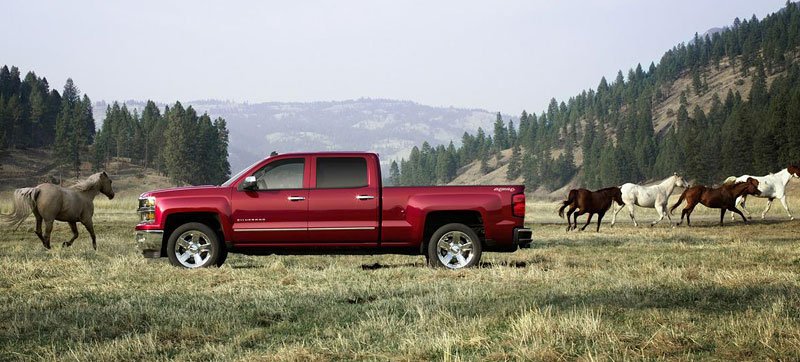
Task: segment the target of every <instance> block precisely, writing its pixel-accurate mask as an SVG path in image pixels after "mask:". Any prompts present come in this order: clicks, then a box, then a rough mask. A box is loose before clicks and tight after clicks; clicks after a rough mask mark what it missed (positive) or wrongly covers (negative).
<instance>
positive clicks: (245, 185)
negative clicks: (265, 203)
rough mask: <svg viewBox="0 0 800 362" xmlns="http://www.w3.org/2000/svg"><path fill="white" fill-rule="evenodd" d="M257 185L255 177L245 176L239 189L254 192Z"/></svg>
mask: <svg viewBox="0 0 800 362" xmlns="http://www.w3.org/2000/svg"><path fill="white" fill-rule="evenodd" d="M257 183H258V181H256V177H255V176H247V177H245V178H244V182H242V185H241V186H240V188H241V189H242V190H255V189H256V186H257Z"/></svg>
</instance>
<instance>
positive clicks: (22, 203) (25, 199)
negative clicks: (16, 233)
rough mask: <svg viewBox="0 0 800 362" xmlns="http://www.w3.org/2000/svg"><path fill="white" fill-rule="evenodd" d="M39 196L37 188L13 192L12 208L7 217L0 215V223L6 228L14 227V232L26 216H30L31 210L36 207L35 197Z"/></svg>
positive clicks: (25, 188) (24, 188)
mask: <svg viewBox="0 0 800 362" xmlns="http://www.w3.org/2000/svg"><path fill="white" fill-rule="evenodd" d="M37 196H39V188H37V187H23V188H21V189H16V190H14V200H13V206H14V208H13V209H12V210H11V213H10V214H8V215H5V214H3V215H0V221H2V222H3V223H4V224H6V225H8V226H15V227H14V230H16V229H18V228H19V226H20V225H21V224H22V222H23V221H25V219H27V218H28V215H30V214H31V212H32V211H33V208H35V207H36V197H37Z"/></svg>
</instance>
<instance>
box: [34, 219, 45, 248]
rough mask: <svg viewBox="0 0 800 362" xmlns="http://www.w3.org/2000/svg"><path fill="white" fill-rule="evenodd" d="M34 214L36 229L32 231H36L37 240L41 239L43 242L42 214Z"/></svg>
mask: <svg viewBox="0 0 800 362" xmlns="http://www.w3.org/2000/svg"><path fill="white" fill-rule="evenodd" d="M34 216H36V230H34V231H33V232H34V233H36V236H38V237H39V240H41V241H42V244H44V236H43V235H42V216H41V215H39V214H35V215H34Z"/></svg>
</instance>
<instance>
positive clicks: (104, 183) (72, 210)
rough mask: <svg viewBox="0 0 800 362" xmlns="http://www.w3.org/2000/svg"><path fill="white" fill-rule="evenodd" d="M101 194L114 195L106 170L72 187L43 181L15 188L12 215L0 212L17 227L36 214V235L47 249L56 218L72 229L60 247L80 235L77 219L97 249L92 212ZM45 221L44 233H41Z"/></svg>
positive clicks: (7, 221) (5, 219)
mask: <svg viewBox="0 0 800 362" xmlns="http://www.w3.org/2000/svg"><path fill="white" fill-rule="evenodd" d="M98 193H102V194H103V195H106V197H108V198H109V199H113V198H114V190H113V189H112V188H111V179H110V178H108V175H107V174H106V173H105V172H100V173H96V174H94V175H91V176H89V178H87V179H86V180H83V181H81V182H78V183H77V184H75V185H72V186H70V187H61V186H58V185H54V184H49V183H46V184H41V185H39V186H36V187H25V188H21V189H17V190H15V191H14V200H13V201H14V209H13V210H12V212H11V214H10V215H0V221H2V222H4V223H5V224H6V225H10V226H16V227H17V228H18V227H19V226H20V224H22V222H23V221H25V219H26V218H27V217H28V215H30V214H31V213H33V215H34V216H35V217H36V231H35V232H36V236H38V237H39V240H41V241H42V245H44V247H45V248H47V249H50V233H51V232H52V231H53V221H55V220H58V221H66V222H67V223H69V227H70V229H72V239H69V241H65V242H64V243H63V244H62V245H61V246H62V247H66V246H71V245H72V242H73V241H75V239H77V238H78V224H77V223H78V222H80V223H81V224H83V226H84V227H86V230H87V231H89V235H90V236H91V237H92V248H94V250H97V238H96V236H95V234H94V224H92V215H93V214H94V203H93V202H94V197H95V196H97V194H98ZM42 222H44V226H45V229H44V233H42Z"/></svg>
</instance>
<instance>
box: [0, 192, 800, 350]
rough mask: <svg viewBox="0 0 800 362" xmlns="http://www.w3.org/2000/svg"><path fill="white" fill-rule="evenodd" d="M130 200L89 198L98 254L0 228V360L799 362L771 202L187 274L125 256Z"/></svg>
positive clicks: (62, 233)
mask: <svg viewBox="0 0 800 362" xmlns="http://www.w3.org/2000/svg"><path fill="white" fill-rule="evenodd" d="M2 196H3V197H2V198H1V199H0V200H5V201H3V202H2V204H1V206H0V208H1V209H2V210H3V212H5V213H7V212H8V211H9V206H10V204H9V202H8V201H7V200H8V196H9V194H8V193H3V194H2ZM135 197H136V195H135V193H133V192H131V193H125V192H120V193H119V196H118V197H117V198H116V199H114V200H112V201H108V200H106V199H105V198H103V197H102V196H100V197H98V198H97V202H96V205H97V208H98V212H97V214H96V215H95V225H96V229H97V233H98V251H97V252H94V251H93V250H92V249H91V244H90V242H89V238H88V235H87V233H86V232H85V231H84V230H83V229H82V228H81V229H80V230H81V237H80V238H79V239H78V240H77V241H76V242H75V244H74V245H73V246H72V247H71V248H68V249H62V248H61V247H60V243H58V242H55V243H54V245H55V246H54V248H53V250H51V251H46V250H45V249H44V248H43V247H42V246H41V243H40V242H39V241H38V239H37V238H36V236H35V235H34V234H33V233H32V232H31V230H32V227H33V219H32V218H30V219H29V220H28V221H27V222H26V224H24V225H23V227H22V228H20V229H19V230H17V231H11V230H4V232H3V233H2V234H0V360H42V359H44V360H167V359H180V360H303V361H306V360H386V359H392V360H448V361H457V360H572V359H581V360H624V359H656V360H658V359H665V360H675V359H677V360H686V359H719V360H765V359H773V360H797V359H800V241H798V239H799V238H798V235H800V221H786V220H785V214H784V212H783V208H782V207H781V206H780V205H779V204H775V205H774V206H773V209H772V211H771V212H770V214H769V215H768V217H767V220H766V221H761V220H755V221H754V222H753V223H751V224H750V225H743V223H742V222H741V221H740V220H739V221H735V222H732V223H731V222H730V221H729V218H727V217H726V220H725V221H726V226H724V227H718V226H715V224H714V223H715V221H716V220H717V217H718V214H717V213H716V212H707V211H704V210H703V207H698V209H697V210H696V212H695V213H696V215H697V216H696V217H695V218H694V221H695V224H696V225H697V226H696V227H692V228H686V227H685V226H684V227H680V228H670V227H668V226H667V224H666V220H665V223H664V224H662V225H659V226H656V227H655V228H650V227H646V226H640V227H639V228H634V227H633V225H632V223H631V222H630V220H629V218H628V216H627V211H622V212H621V213H620V215H619V216H620V218H619V220H618V225H617V226H615V227H614V228H611V227H609V225H608V223H607V222H608V221H610V217H609V218H607V221H606V222H604V225H603V226H602V228H601V230H600V233H596V232H594V231H591V232H590V231H588V230H589V229H588V228H587V231H586V232H570V233H566V232H564V227H565V223H564V222H563V221H561V220H559V219H558V218H557V216H555V210H556V208H557V203H541V202H539V203H529V217H528V220H529V221H530V222H531V225H530V226H531V227H532V228H533V229H534V237H535V243H534V246H533V248H531V249H526V250H521V251H517V252H515V253H511V254H499V253H487V254H485V255H484V257H483V264H482V267H481V268H475V269H470V270H463V271H457V272H452V271H447V270H433V269H429V268H427V267H424V266H423V258H422V257H421V256H419V257H410V256H392V255H388V256H240V255H231V256H230V257H229V258H228V262H227V263H226V264H225V266H223V267H222V268H219V269H216V268H214V269H206V270H183V269H178V268H174V267H172V266H170V265H169V264H168V262H167V261H166V260H163V259H162V260H157V261H153V260H146V259H143V258H142V257H141V256H140V255H139V253H138V252H137V251H136V249H135V247H134V243H133V225H134V224H135V223H136V214H135V213H134V212H133V211H134V209H135V207H136V199H135ZM793 201H797V199H796V198H795V199H793ZM751 203H752V205H751V206H750V208H751V211H755V210H759V211H760V210H761V209H762V208H763V205H764V201H763V200H758V201H756V200H753V201H751ZM796 208H797V209H798V210H800V205H797V207H796ZM637 211H638V216H639V220H640V221H641V222H643V223H647V222H649V221H651V220H652V219H653V216H654V214H655V212H654V211H653V210H647V209H639V210H637ZM582 219H583V218H582ZM592 230H593V229H592ZM68 237H69V228H68V226H67V225H66V224H64V223H57V225H56V228H55V232H54V240H55V241H63V240H65V239H66V238H68Z"/></svg>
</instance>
